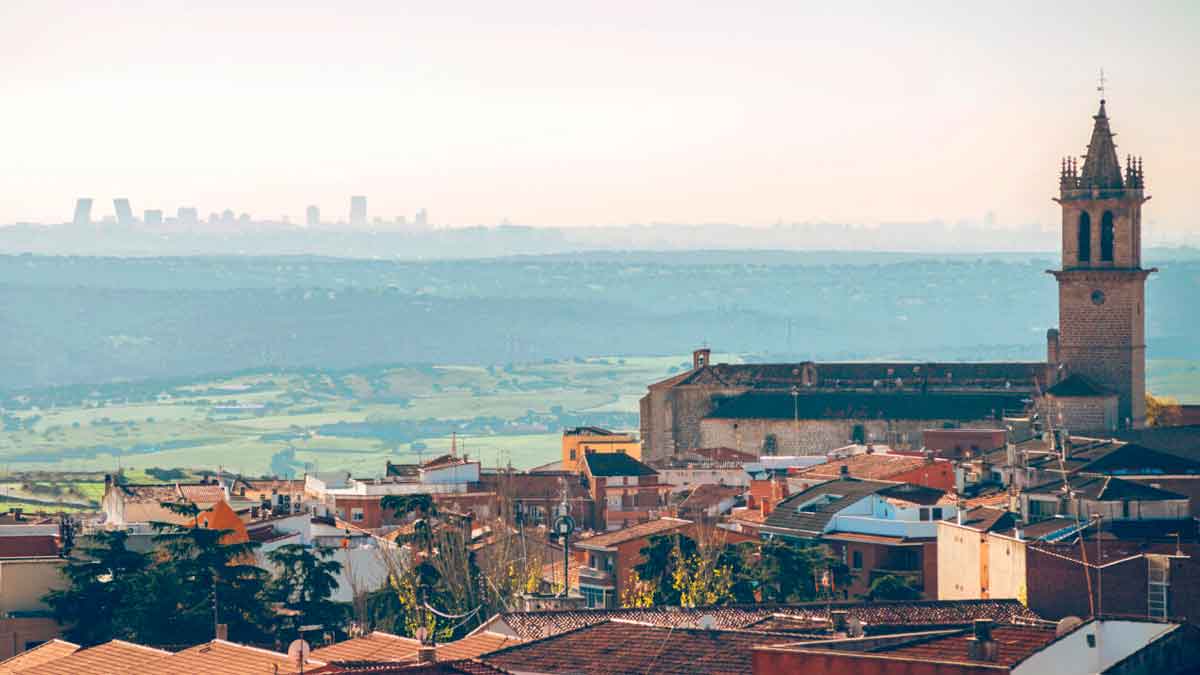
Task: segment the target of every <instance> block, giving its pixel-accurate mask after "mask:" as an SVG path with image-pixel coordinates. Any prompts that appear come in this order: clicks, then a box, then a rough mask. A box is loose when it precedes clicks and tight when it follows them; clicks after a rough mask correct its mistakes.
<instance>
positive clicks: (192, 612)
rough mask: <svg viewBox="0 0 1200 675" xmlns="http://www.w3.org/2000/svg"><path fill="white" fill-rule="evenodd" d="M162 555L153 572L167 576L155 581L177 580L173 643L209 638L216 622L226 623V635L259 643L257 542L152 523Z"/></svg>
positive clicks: (264, 619) (262, 607)
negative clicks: (178, 591)
mask: <svg viewBox="0 0 1200 675" xmlns="http://www.w3.org/2000/svg"><path fill="white" fill-rule="evenodd" d="M154 525H155V528H156V529H158V530H159V534H158V535H157V536H156V537H155V539H156V541H157V542H158V543H159V544H160V545H161V546H162V548H163V551H164V553H165V554H166V556H167V557H166V559H165V560H164V561H163V562H162V563H160V565H158V566H156V569H157V571H159V572H162V573H165V574H168V575H170V577H171V578H169V579H160V580H158V581H159V583H160V585H162V586H169V585H170V584H171V581H172V579H173V580H177V581H178V582H180V583H181V584H182V593H181V594H180V597H179V603H178V606H177V611H176V614H175V615H174V616H172V617H170V621H171V622H172V623H174V624H176V626H177V627H178V628H177V631H178V633H177V638H176V640H175V641H176V642H177V643H190V644H195V643H198V642H204V641H206V640H210V639H212V638H213V637H214V635H215V629H216V624H218V623H221V624H226V625H228V626H229V639H230V640H234V641H236V642H251V643H256V642H262V641H263V640H265V639H266V637H267V635H268V629H267V626H268V624H269V623H270V622H269V619H268V607H267V605H266V602H265V601H264V600H265V598H264V596H263V590H264V587H265V585H266V581H267V578H268V576H269V574H268V573H267V571H266V570H263V569H262V568H260V567H258V566H256V565H255V561H254V549H255V548H256V547H257V546H258V543H257V542H249V541H247V542H228V541H222V540H223V539H228V535H230V534H231V531H230V530H212V529H208V528H204V527H185V526H179V525H174V524H167V523H155V524H154Z"/></svg>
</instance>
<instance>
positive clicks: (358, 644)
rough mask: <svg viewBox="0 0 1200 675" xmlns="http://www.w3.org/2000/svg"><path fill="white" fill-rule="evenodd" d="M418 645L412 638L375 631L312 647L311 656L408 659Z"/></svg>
mask: <svg viewBox="0 0 1200 675" xmlns="http://www.w3.org/2000/svg"><path fill="white" fill-rule="evenodd" d="M420 646H421V643H419V642H417V641H416V640H414V639H412V638H407V637H401V636H399V635H392V634H391V633H384V632H381V631H375V632H374V633H369V634H367V635H364V636H362V637H359V638H353V639H351V640H345V641H342V642H338V643H336V644H332V645H330V646H328V647H321V648H320V649H314V650H313V651H312V656H313V658H314V659H320V660H322V661H408V660H410V659H412V658H415V657H416V655H417V648H418V647H420Z"/></svg>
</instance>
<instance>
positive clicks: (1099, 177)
mask: <svg viewBox="0 0 1200 675" xmlns="http://www.w3.org/2000/svg"><path fill="white" fill-rule="evenodd" d="M1092 119H1094V120H1096V123H1095V125H1094V126H1093V127H1092V140H1091V142H1090V143H1088V151H1087V156H1086V157H1085V158H1084V160H1083V170H1082V171H1080V173H1079V187H1081V188H1091V187H1095V188H1101V189H1120V188H1122V187H1124V183H1123V182H1122V181H1121V162H1120V160H1118V159H1117V146H1116V145H1115V144H1114V143H1113V140H1112V137H1113V133H1112V130H1111V129H1109V126H1108V114H1107V113H1106V112H1105V110H1104V100H1103V99H1101V101H1100V111H1099V112H1097V113H1096V115H1095V116H1094V117H1092Z"/></svg>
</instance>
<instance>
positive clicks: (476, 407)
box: [0, 356, 739, 476]
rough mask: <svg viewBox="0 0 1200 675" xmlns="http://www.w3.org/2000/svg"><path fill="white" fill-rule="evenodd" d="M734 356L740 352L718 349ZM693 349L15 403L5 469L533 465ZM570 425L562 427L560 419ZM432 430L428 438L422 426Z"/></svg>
mask: <svg viewBox="0 0 1200 675" xmlns="http://www.w3.org/2000/svg"><path fill="white" fill-rule="evenodd" d="M722 358H723V359H724V360H727V361H731V362H732V361H737V360H739V359H737V358H736V357H734V356H725V357H722ZM688 359H690V356H689V357H687V358H685V357H683V356H679V357H639V358H634V357H620V358H619V357H613V358H591V359H575V360H564V361H552V362H545V363H533V364H524V365H513V366H509V367H506V368H503V369H500V368H484V367H475V366H437V367H396V368H387V369H381V370H375V371H371V372H355V373H337V374H326V373H310V372H305V373H302V374H294V373H278V374H254V375H243V376H236V377H229V378H219V379H212V380H205V381H197V382H194V383H189V384H186V385H176V386H174V387H173V388H171V389H170V390H169V391H167V390H165V391H164V392H163V393H162V394H160V395H158V397H157V400H156V401H153V402H149V403H147V402H145V401H139V402H133V403H126V402H123V401H122V400H120V399H119V398H109V399H107V400H87V401H84V402H82V403H79V404H76V405H61V406H60V405H56V406H53V407H46V408H38V409H29V410H15V411H8V414H9V415H10V416H11V417H13V418H16V419H19V420H20V421H21V422H22V423H23V424H24V425H25V426H23V428H21V429H19V430H6V431H4V432H3V433H0V466H2V467H3V470H4V471H6V472H8V473H12V472H21V471H29V470H33V469H48V470H54V471H92V472H97V471H99V472H108V471H114V470H116V469H118V468H122V469H124V470H126V472H127V473H128V471H129V470H131V469H134V470H136V469H145V468H149V467H163V468H169V467H188V468H205V469H215V468H217V467H224V468H225V469H226V470H227V471H235V472H239V473H244V474H248V475H260V474H271V473H279V472H278V471H273V468H277V467H273V466H272V457H273V456H274V455H276V453H280V452H281V451H288V452H290V453H294V454H293V455H291V461H292V466H293V469H294V470H295V472H296V473H300V472H301V471H304V470H312V471H330V470H341V469H345V470H349V471H353V472H354V473H355V474H357V475H364V476H372V475H379V474H382V472H383V471H384V465H385V464H384V463H385V461H387V460H391V461H393V462H398V461H417V460H418V459H420V458H421V457H426V458H428V457H433V456H435V455H437V454H441V453H444V452H446V451H447V450H448V449H449V447H450V442H451V441H450V432H452V431H453V432H455V434H456V436H457V438H458V444H459V447H460V451H465V452H467V453H469V454H470V455H472V456H475V457H479V458H481V459H482V460H483V462H484V463H485V465H487V466H494V465H497V464H500V465H507V464H509V463H511V464H512V465H513V466H514V467H517V468H528V467H532V466H537V465H540V464H544V463H547V462H551V461H554V460H555V459H557V458H558V452H559V434H560V432H561V427H562V426H565V425H566V424H570V423H605V424H610V425H612V424H613V422H614V420H615V421H616V422H618V423H617V424H616V426H622V427H627V428H636V425H637V419H636V415H637V405H638V403H637V402H638V398H639V397H640V396H641V395H642V394H643V393H644V391H645V387H646V384H647V383H649V382H653V381H656V380H659V379H662V378H663V377H665V376H667V375H668V374H669V373H670V372H678V371H679V369H681V368H683V367H685V366H686V365H687V363H688ZM560 421H561V422H563V423H560ZM337 423H385V424H397V425H405V424H408V425H416V426H417V427H418V428H417V429H416V430H415V431H413V430H409V432H408V433H407V434H406V435H405V437H404V438H403V439H401V440H396V439H388V438H380V437H374V436H369V435H368V436H364V437H352V436H347V435H338V434H327V433H322V430H321V428H322V427H323V426H325V425H334V424H337ZM425 428H429V429H431V430H432V432H431V433H420V432H421V429H425Z"/></svg>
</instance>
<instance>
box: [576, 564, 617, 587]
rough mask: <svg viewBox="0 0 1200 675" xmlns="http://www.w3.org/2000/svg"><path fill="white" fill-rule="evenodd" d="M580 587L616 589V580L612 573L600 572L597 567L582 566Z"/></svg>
mask: <svg viewBox="0 0 1200 675" xmlns="http://www.w3.org/2000/svg"><path fill="white" fill-rule="evenodd" d="M579 585H580V586H594V587H598V588H616V578H615V577H613V574H612V572H609V571H607V570H599V569H596V568H595V567H587V566H586V565H581V566H580V567H579Z"/></svg>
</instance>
